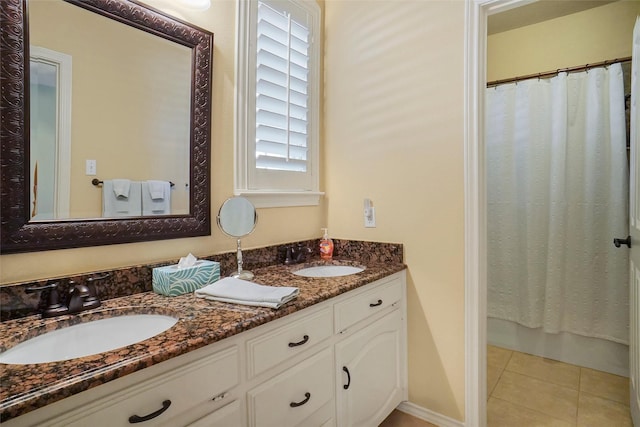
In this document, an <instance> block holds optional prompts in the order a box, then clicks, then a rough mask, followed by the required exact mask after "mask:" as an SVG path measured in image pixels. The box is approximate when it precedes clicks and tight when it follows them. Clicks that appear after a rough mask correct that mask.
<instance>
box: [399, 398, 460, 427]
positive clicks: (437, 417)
mask: <svg viewBox="0 0 640 427" xmlns="http://www.w3.org/2000/svg"><path fill="white" fill-rule="evenodd" d="M396 409H397V410H398V411H402V412H404V413H406V414H409V415H411V416H414V417H416V418H420V419H421V420H424V421H427V422H430V423H431V424H435V425H437V426H438V427H465V426H464V422H462V421H458V420H454V419H453V418H449V417H447V416H445V415H442V414H438V413H437V412H433V411H430V410H429V409H426V408H423V407H422V406H418V405H416V404H415V403H411V402H402V403H400V405H398V407H397V408H396Z"/></svg>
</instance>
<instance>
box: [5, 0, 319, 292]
mask: <svg viewBox="0 0 640 427" xmlns="http://www.w3.org/2000/svg"><path fill="white" fill-rule="evenodd" d="M211 3H212V5H211V8H210V9H209V10H207V11H205V12H197V11H189V10H181V11H180V12H181V14H182V18H183V19H186V20H188V21H190V22H192V23H193V24H195V25H197V26H199V27H201V28H205V29H207V30H209V31H211V32H213V33H214V34H215V36H214V37H215V41H214V60H213V105H212V126H213V131H212V142H211V152H212V162H211V181H212V185H211V187H212V190H211V207H212V213H213V217H212V221H211V223H212V236H205V237H196V238H189V239H176V240H166V241H157V242H145V243H135V244H123V245H112V246H99V247H91V248H81V249H68V250H57V251H46V252H33V253H28V254H11V255H2V256H0V283H2V284H9V283H14V282H19V281H26V280H32V279H40V278H47V277H57V276H61V275H66V274H72V273H82V272H90V271H96V270H101V269H109V268H116V267H125V266H131V265H137V264H144V263H150V262H156V261H163V260H167V259H172V258H178V257H180V256H184V255H186V254H187V253H189V252H192V253H193V254H194V255H196V256H204V255H211V254H214V253H219V252H223V251H231V250H234V248H235V241H234V240H233V239H231V238H229V237H227V236H224V235H223V234H222V233H221V232H220V231H219V229H218V227H217V226H216V224H215V213H216V212H217V211H218V208H219V207H220V205H221V204H222V202H223V201H224V200H225V199H226V198H227V197H230V196H231V195H232V194H233V111H234V110H233V102H234V101H233V98H234V86H233V84H234V52H235V8H236V2H235V1H230V0H225V1H219V0H216V1H212V2H211ZM98 167H100V166H98ZM321 203H322V204H321V205H320V206H316V207H300V208H279V209H259V210H258V215H259V219H258V226H257V228H256V230H255V232H254V233H253V234H251V235H250V236H248V237H247V238H246V239H244V241H243V246H244V247H246V248H251V247H260V246H265V245H269V244H277V243H282V242H288V241H294V240H302V239H310V238H317V237H319V236H320V234H321V233H320V227H323V226H324V225H325V220H326V215H325V206H324V202H321Z"/></svg>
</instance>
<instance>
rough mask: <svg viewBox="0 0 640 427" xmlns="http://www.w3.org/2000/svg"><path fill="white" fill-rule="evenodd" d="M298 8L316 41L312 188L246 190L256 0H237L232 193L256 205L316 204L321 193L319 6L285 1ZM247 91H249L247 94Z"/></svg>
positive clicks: (312, 73) (299, 0)
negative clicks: (307, 17) (305, 14)
mask: <svg viewBox="0 0 640 427" xmlns="http://www.w3.org/2000/svg"><path fill="white" fill-rule="evenodd" d="M288 1H290V2H291V3H294V4H296V5H297V6H299V7H302V8H304V9H305V10H308V11H309V12H310V13H311V15H312V16H313V26H314V28H313V34H314V37H315V39H316V40H314V42H313V43H312V44H311V46H312V47H311V54H310V60H311V61H312V62H313V63H315V66H312V67H311V68H310V71H309V72H310V81H311V85H310V89H311V93H310V97H309V110H310V113H311V119H310V121H309V126H310V132H309V157H308V158H309V168H310V171H311V175H312V181H313V184H312V185H313V188H312V189H310V190H307V191H305V190H300V191H291V190H279V189H264V190H253V189H249V185H248V181H249V179H248V176H249V171H248V164H249V163H248V160H249V159H248V155H249V154H250V153H249V149H248V141H247V139H248V138H247V137H248V126H249V120H250V118H253V117H254V116H255V113H252V112H250V111H248V106H249V105H250V103H248V102H247V99H248V98H247V97H248V96H253V94H252V93H251V91H252V89H253V87H254V85H253V83H252V78H253V76H254V75H253V74H252V73H250V72H249V66H250V65H251V64H252V63H253V62H252V61H251V59H250V58H249V54H248V52H249V51H250V43H251V40H250V38H251V37H250V34H251V33H252V31H250V30H251V25H253V23H252V22H251V19H250V16H251V11H252V8H255V7H257V1H256V0H248V1H239V2H238V8H237V15H236V28H237V36H236V64H235V65H236V90H235V100H234V102H235V115H236V116H235V124H234V141H235V143H234V160H235V168H234V194H235V195H236V196H244V197H247V198H248V199H250V200H251V201H252V202H253V204H254V205H255V206H256V207H258V208H267V207H286V206H315V205H318V204H319V203H320V197H321V196H323V195H324V193H323V192H321V191H319V188H320V179H319V170H320V168H319V160H320V153H319V134H320V131H319V126H320V76H321V73H320V69H319V64H320V46H319V43H317V40H322V38H321V28H320V14H321V12H320V8H319V6H318V4H317V2H316V1H315V0H288ZM250 93H251V94H250Z"/></svg>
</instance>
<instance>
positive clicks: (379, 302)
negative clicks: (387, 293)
mask: <svg viewBox="0 0 640 427" xmlns="http://www.w3.org/2000/svg"><path fill="white" fill-rule="evenodd" d="M379 305H382V300H381V299H379V300H378V302H376V303H374V304H369V307H377V306H379Z"/></svg>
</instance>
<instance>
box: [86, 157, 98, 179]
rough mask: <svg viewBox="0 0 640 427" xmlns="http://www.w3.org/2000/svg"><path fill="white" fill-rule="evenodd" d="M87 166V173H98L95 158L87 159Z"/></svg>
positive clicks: (92, 174)
mask: <svg viewBox="0 0 640 427" xmlns="http://www.w3.org/2000/svg"><path fill="white" fill-rule="evenodd" d="M85 167H86V172H85V173H86V174H87V175H91V176H94V175H96V169H97V165H96V161H95V160H87V161H86V163H85Z"/></svg>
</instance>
